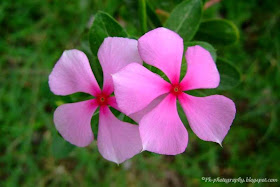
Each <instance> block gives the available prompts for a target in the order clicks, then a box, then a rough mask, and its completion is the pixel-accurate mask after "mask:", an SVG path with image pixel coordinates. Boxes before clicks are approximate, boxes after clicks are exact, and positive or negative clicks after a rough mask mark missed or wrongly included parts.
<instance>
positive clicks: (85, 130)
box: [54, 99, 98, 147]
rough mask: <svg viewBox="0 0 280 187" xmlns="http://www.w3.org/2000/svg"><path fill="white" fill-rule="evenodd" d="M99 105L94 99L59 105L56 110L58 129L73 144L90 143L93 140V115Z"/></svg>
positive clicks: (83, 144)
mask: <svg viewBox="0 0 280 187" xmlns="http://www.w3.org/2000/svg"><path fill="white" fill-rule="evenodd" d="M97 107H98V105H97V103H96V101H95V100H94V99H92V100H87V101H82V102H78V103H71V104H64V105H61V106H59V107H58V108H57V109H56V110H55V112H54V124H55V127H56V129H57V130H58V132H59V133H60V134H61V136H62V137H63V138H64V139H65V140H67V141H68V142H70V143H71V144H74V145H76V146H79V147H85V146H87V145H89V144H90V143H91V142H92V140H93V133H92V130H91V117H92V115H93V113H94V111H95V110H96V108H97Z"/></svg>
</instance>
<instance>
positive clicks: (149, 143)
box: [140, 94, 188, 155]
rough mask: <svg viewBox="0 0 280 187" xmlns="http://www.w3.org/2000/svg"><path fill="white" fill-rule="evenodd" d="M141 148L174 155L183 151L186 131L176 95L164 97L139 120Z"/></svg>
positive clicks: (186, 136)
mask: <svg viewBox="0 0 280 187" xmlns="http://www.w3.org/2000/svg"><path fill="white" fill-rule="evenodd" d="M140 136H141V139H142V143H143V149H144V150H147V151H151V152H155V153H159V154H166V155H176V154H180V153H182V152H184V151H185V149H186V147H187V145H188V132H187V130H186V128H185V127H184V125H183V123H182V121H181V119H180V117H179V115H178V112H177V106H176V96H174V95H171V94H169V95H167V96H166V98H165V99H164V100H163V101H162V102H161V103H160V104H159V105H158V106H157V107H156V108H154V109H153V110H152V111H151V112H150V113H148V114H147V115H145V116H144V117H143V118H142V120H141V121H140Z"/></svg>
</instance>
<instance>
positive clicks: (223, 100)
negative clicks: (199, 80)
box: [179, 94, 236, 144]
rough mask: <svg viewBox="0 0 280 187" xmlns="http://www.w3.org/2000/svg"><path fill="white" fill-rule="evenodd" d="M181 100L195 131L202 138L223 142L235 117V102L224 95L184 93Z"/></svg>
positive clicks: (180, 97)
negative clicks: (198, 95) (204, 95)
mask: <svg viewBox="0 0 280 187" xmlns="http://www.w3.org/2000/svg"><path fill="white" fill-rule="evenodd" d="M179 101H180V103H181V105H182V107H183V109H184V111H185V113H186V115H187V118H188V121H189V124H190V126H191V128H192V130H193V131H194V133H195V134H196V135H197V136H198V137H199V138H200V139H202V140H205V141H212V142H217V143H219V144H221V142H222V141H223V139H224V137H225V136H226V134H227V133H228V131H229V129H230V126H231V124H232V122H233V119H234V117H235V113H236V109H235V104H234V102H233V101H232V100H230V99H229V98H227V97H225V96H222V95H212V96H207V97H194V96H191V95H187V94H183V95H180V96H179Z"/></svg>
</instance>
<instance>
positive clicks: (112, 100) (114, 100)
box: [108, 96, 120, 110]
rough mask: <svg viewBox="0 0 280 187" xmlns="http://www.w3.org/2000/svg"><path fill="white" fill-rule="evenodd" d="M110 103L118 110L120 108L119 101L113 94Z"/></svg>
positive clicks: (109, 99)
mask: <svg viewBox="0 0 280 187" xmlns="http://www.w3.org/2000/svg"><path fill="white" fill-rule="evenodd" d="M108 105H109V106H111V107H113V108H114V109H116V110H120V108H119V107H118V104H117V101H116V97H114V96H111V97H109V98H108Z"/></svg>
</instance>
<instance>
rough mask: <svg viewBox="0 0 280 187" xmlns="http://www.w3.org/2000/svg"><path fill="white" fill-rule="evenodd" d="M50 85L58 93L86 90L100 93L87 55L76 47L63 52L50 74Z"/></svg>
mask: <svg viewBox="0 0 280 187" xmlns="http://www.w3.org/2000/svg"><path fill="white" fill-rule="evenodd" d="M49 86H50V89H51V91H52V92H53V93H54V94H56V95H69V94H72V93H76V92H85V93H88V94H91V95H94V96H96V95H97V94H98V93H100V88H99V86H98V84H97V82H96V79H95V77H94V75H93V73H92V70H91V68H90V65H89V61H88V58H87V56H86V55H85V54H84V53H83V52H82V51H79V50H76V49H72V50H68V51H64V52H63V54H62V56H61V57H60V59H59V60H58V62H57V63H56V65H55V66H54V68H53V70H52V72H51V74H50V76H49Z"/></svg>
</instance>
